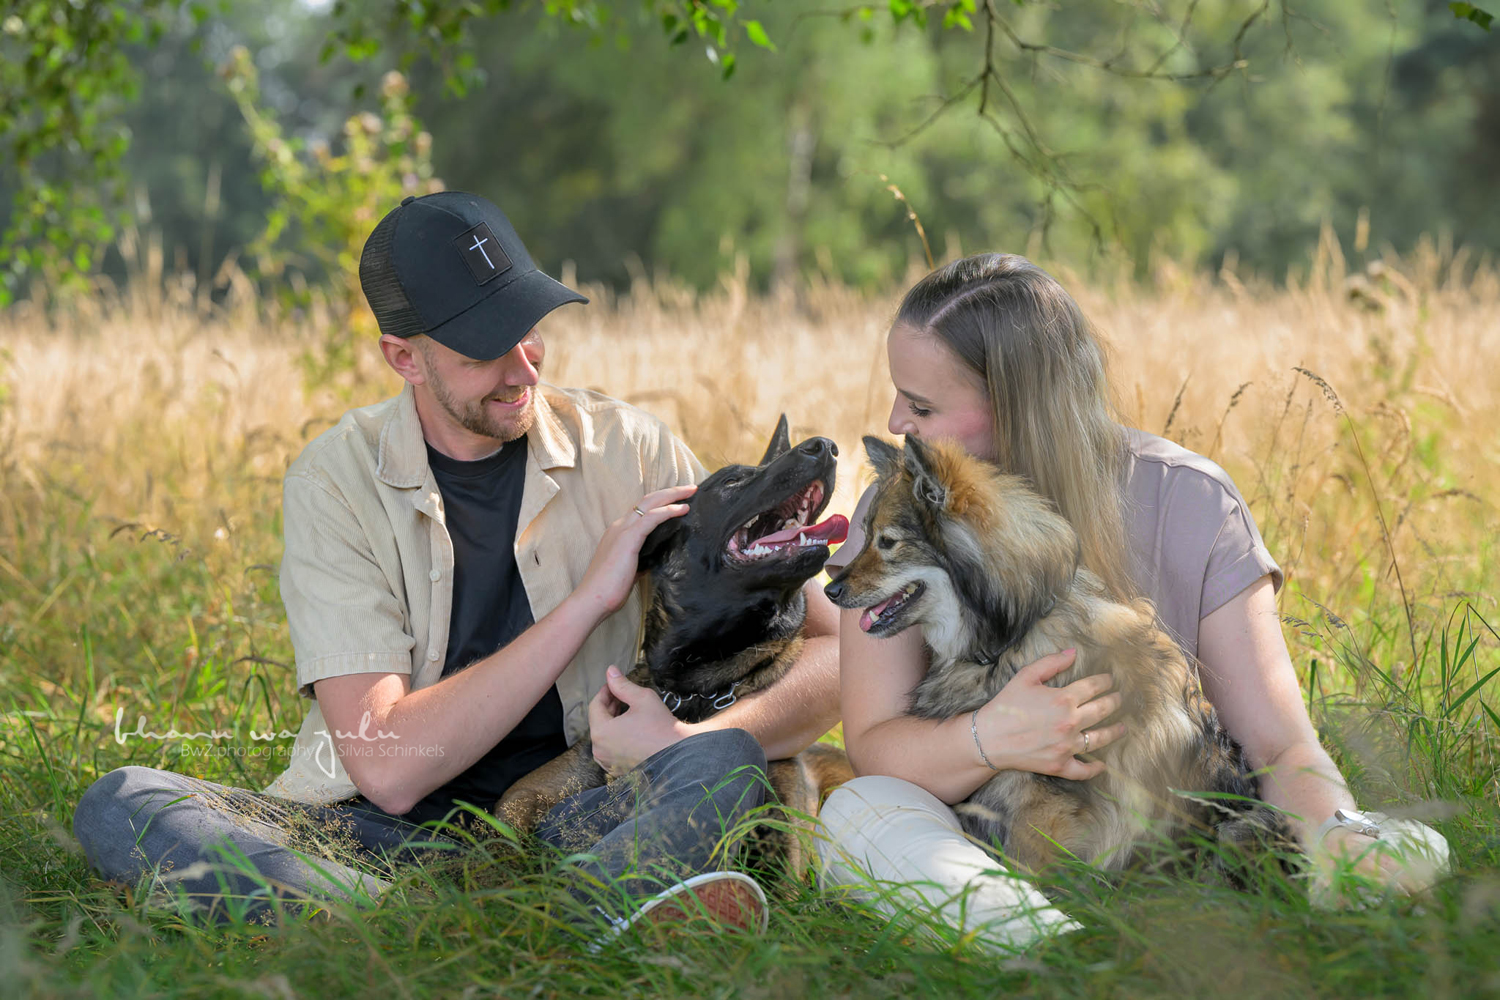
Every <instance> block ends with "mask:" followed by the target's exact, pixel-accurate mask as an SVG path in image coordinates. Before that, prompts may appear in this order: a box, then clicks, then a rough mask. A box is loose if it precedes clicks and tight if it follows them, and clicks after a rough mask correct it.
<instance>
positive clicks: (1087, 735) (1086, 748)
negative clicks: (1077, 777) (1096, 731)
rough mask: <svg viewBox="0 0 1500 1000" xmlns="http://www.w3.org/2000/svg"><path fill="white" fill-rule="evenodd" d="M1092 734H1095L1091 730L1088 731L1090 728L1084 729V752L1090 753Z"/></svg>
mask: <svg viewBox="0 0 1500 1000" xmlns="http://www.w3.org/2000/svg"><path fill="white" fill-rule="evenodd" d="M1092 735H1093V734H1092V733H1090V732H1089V731H1088V730H1087V729H1085V730H1084V731H1083V752H1084V753H1088V752H1089V738H1090V737H1091V736H1092Z"/></svg>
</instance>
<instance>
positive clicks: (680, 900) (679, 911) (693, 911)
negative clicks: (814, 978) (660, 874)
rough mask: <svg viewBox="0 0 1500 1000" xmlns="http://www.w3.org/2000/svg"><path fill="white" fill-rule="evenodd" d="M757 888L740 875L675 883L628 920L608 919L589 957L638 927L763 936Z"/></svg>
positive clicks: (763, 909) (764, 912)
mask: <svg viewBox="0 0 1500 1000" xmlns="http://www.w3.org/2000/svg"><path fill="white" fill-rule="evenodd" d="M768 910H769V906H768V904H767V903H766V894H765V893H764V892H763V891H761V888H760V884H759V883H758V882H756V881H755V879H753V878H751V877H750V876H749V875H744V874H742V873H740V872H705V873H704V874H702V875H694V876H693V877H692V878H689V879H685V880H684V881H681V882H678V883H677V884H676V885H674V886H671V887H669V888H667V889H664V890H663V891H661V892H659V893H657V894H656V895H655V896H653V897H651V898H650V899H648V900H646V901H645V902H644V903H642V904H641V905H640V906H639V907H638V908H637V909H636V911H635V912H634V913H632V914H631V915H630V916H629V917H609V918H608V919H609V922H610V924H611V926H610V928H609V930H607V931H605V932H604V933H603V934H601V935H599V937H597V938H595V939H594V940H593V942H591V943H590V944H589V948H588V950H589V953H590V954H593V953H595V952H597V951H598V950H599V949H600V948H602V947H604V945H606V944H608V943H609V942H610V941H613V940H614V939H615V938H618V937H619V936H620V935H621V934H623V933H625V931H626V930H627V929H629V928H630V927H632V926H634V925H635V924H637V923H649V924H687V923H691V922H703V923H704V924H705V925H707V926H711V927H714V928H717V929H724V928H731V929H733V930H737V931H746V932H749V933H753V934H760V933H764V932H765V929H766V925H767V923H768V922H769V921H770V914H769V913H768Z"/></svg>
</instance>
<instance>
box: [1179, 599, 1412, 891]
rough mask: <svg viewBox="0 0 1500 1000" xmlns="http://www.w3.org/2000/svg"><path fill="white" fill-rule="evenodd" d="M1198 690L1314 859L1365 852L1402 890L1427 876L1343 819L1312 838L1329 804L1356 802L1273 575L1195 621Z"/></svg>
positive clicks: (1375, 871)
mask: <svg viewBox="0 0 1500 1000" xmlns="http://www.w3.org/2000/svg"><path fill="white" fill-rule="evenodd" d="M1198 652H1199V657H1200V659H1201V660H1202V661H1203V668H1202V678H1203V693H1204V695H1206V696H1207V698H1208V700H1209V701H1210V702H1212V703H1213V705H1214V707H1215V708H1217V709H1218V712H1219V718H1220V720H1221V721H1222V722H1223V723H1224V728H1225V729H1227V730H1228V731H1229V734H1230V735H1231V736H1233V737H1234V738H1235V739H1236V740H1238V741H1239V743H1240V745H1241V746H1243V747H1244V748H1245V753H1246V755H1247V756H1248V757H1249V759H1250V764H1251V766H1252V767H1254V768H1256V769H1260V768H1266V769H1267V771H1268V773H1267V774H1265V775H1263V776H1262V777H1261V795H1262V797H1263V798H1264V799H1265V800H1266V801H1267V802H1269V803H1271V804H1272V805H1274V806H1276V807H1278V808H1280V809H1282V810H1285V811H1286V812H1287V813H1289V814H1290V815H1289V816H1288V820H1289V821H1290V823H1291V826H1292V832H1293V833H1294V835H1295V836H1296V837H1297V839H1298V841H1299V842H1301V844H1302V845H1303V848H1304V850H1306V851H1307V852H1308V853H1309V854H1310V855H1312V856H1313V858H1314V859H1315V860H1324V861H1326V860H1327V859H1328V858H1330V857H1333V856H1337V855H1344V856H1348V857H1358V856H1360V855H1364V857H1363V859H1362V860H1361V861H1360V862H1359V864H1358V867H1359V868H1360V869H1361V870H1363V871H1365V872H1366V873H1367V874H1371V875H1377V876H1378V875H1381V874H1382V872H1381V869H1384V873H1383V874H1384V875H1386V876H1389V877H1393V878H1394V879H1395V881H1396V882H1397V884H1398V885H1400V886H1401V887H1402V888H1404V889H1407V890H1408V891H1414V890H1416V889H1420V888H1422V887H1423V886H1424V885H1425V879H1423V878H1421V877H1419V876H1417V875H1416V874H1415V873H1414V872H1412V871H1411V870H1409V869H1408V868H1407V867H1406V866H1405V865H1403V864H1402V863H1401V862H1400V861H1399V860H1398V859H1396V858H1393V857H1391V856H1390V855H1388V854H1383V853H1379V852H1375V853H1368V854H1367V853H1366V852H1367V851H1368V850H1369V848H1370V847H1372V846H1374V845H1375V843H1376V842H1375V841H1374V840H1372V839H1371V838H1369V837H1364V836H1361V835H1360V834H1357V833H1354V832H1353V831H1351V830H1348V829H1345V828H1343V827H1336V828H1334V829H1333V830H1332V831H1330V832H1329V834H1328V836H1327V838H1326V839H1325V841H1324V842H1323V843H1322V844H1317V843H1314V841H1315V840H1316V838H1317V831H1318V827H1319V826H1320V825H1321V824H1322V822H1323V821H1324V820H1326V819H1328V818H1329V817H1331V816H1332V815H1333V812H1334V810H1335V809H1354V808H1356V805H1355V802H1354V797H1353V796H1352V795H1351V794H1350V793H1349V789H1348V786H1347V785H1345V783H1344V779H1343V777H1342V776H1341V775H1340V774H1339V771H1338V768H1337V767H1335V766H1334V763H1333V761H1332V759H1330V758H1329V756H1328V753H1327V752H1326V751H1325V750H1324V749H1323V747H1322V744H1321V743H1319V741H1318V734H1317V731H1316V730H1315V729H1314V728H1313V724H1312V720H1311V719H1309V718H1308V715H1307V709H1306V707H1305V706H1304V705H1303V702H1302V691H1301V688H1300V687H1299V685H1298V683H1297V672H1296V670H1295V669H1294V668H1293V666H1292V660H1291V656H1290V655H1289V654H1288V652H1287V648H1286V640H1285V638H1284V637H1283V636H1282V634H1281V618H1280V616H1279V615H1278V613H1277V611H1276V601H1275V597H1274V596H1273V588H1272V586H1271V578H1270V577H1269V576H1264V577H1261V578H1260V579H1259V580H1257V581H1256V582H1255V583H1253V584H1251V585H1250V586H1249V587H1247V588H1245V589H1244V590H1243V591H1241V592H1240V593H1239V594H1238V595H1236V596H1235V597H1233V598H1231V599H1230V600H1229V601H1228V603H1226V604H1224V605H1223V606H1222V607H1220V608H1218V609H1217V610H1215V611H1213V612H1211V613H1210V614H1209V615H1208V616H1207V617H1206V618H1204V619H1203V620H1202V622H1200V623H1199V626H1198Z"/></svg>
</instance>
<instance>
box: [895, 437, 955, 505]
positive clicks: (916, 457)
mask: <svg viewBox="0 0 1500 1000" xmlns="http://www.w3.org/2000/svg"><path fill="white" fill-rule="evenodd" d="M905 459H906V471H907V472H910V473H911V478H912V484H911V489H912V493H914V494H915V495H916V497H917V499H918V500H921V501H922V502H924V503H927V504H931V505H932V506H933V507H937V508H939V509H941V508H942V507H943V506H944V505H946V504H947V503H948V488H947V487H946V486H944V485H943V483H942V480H940V479H938V477H937V476H936V475H935V474H934V473H933V471H932V449H930V448H928V447H927V446H926V445H925V444H923V443H922V439H921V438H919V437H916V436H915V435H912V434H908V435H907V436H906V454H905Z"/></svg>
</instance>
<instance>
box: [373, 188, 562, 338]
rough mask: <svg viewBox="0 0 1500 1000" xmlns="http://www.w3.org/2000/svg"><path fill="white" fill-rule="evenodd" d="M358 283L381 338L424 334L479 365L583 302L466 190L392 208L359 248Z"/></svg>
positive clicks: (494, 212) (490, 205)
mask: <svg viewBox="0 0 1500 1000" xmlns="http://www.w3.org/2000/svg"><path fill="white" fill-rule="evenodd" d="M359 284H360V287H361V288H363V289H364V292H365V298H366V299H367V300H368V301H369V303H370V309H371V311H373V312H374V313H375V321H376V322H377V323H379V324H380V332H381V333H389V334H394V335H395V336H397V337H414V336H416V335H417V334H419V333H425V334H426V335H427V336H429V337H431V338H432V339H433V340H436V341H437V342H438V343H440V344H442V345H443V346H444V347H449V348H452V349H453V350H455V351H457V352H458V353H460V354H462V355H464V356H466V357H470V358H474V359H476V360H480V361H489V360H490V359H492V358H498V357H500V356H501V355H502V354H505V353H506V352H507V351H509V350H510V349H511V348H513V347H515V346H516V344H518V343H520V341H521V338H522V337H524V336H526V334H527V333H528V332H530V330H531V328H532V327H534V326H536V324H537V322H538V321H539V320H540V319H541V318H542V317H543V316H545V315H547V314H548V313H549V312H551V311H552V310H554V309H556V308H557V307H558V306H560V305H564V304H565V303H568V302H587V301H588V299H586V298H584V297H583V296H582V295H579V294H578V293H577V292H575V291H573V290H572V289H571V288H569V287H568V286H566V285H564V284H562V283H561V282H558V281H554V280H553V279H551V278H549V277H547V275H545V274H543V273H542V272H541V271H539V270H537V266H536V264H534V263H532V260H531V254H529V253H527V252H526V247H525V246H523V245H522V244H521V238H520V237H519V236H517V235H516V231H515V229H514V228H512V226H511V224H510V220H509V219H507V218H506V217H505V213H504V212H502V211H500V209H498V208H496V207H495V205H494V204H493V203H492V202H490V201H488V200H487V199H484V198H481V197H480V196H479V195H476V194H465V193H464V192H462V191H439V192H438V193H436V194H429V195H424V196H422V197H421V198H406V199H404V200H403V201H402V202H401V204H400V205H399V206H398V207H396V208H393V209H391V211H390V212H389V213H388V214H387V215H386V217H385V218H383V219H381V220H380V222H379V223H378V224H377V225H376V226H375V229H374V231H373V232H371V233H370V236H369V239H367V240H365V248H364V252H363V253H361V254H360V257H359Z"/></svg>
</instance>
